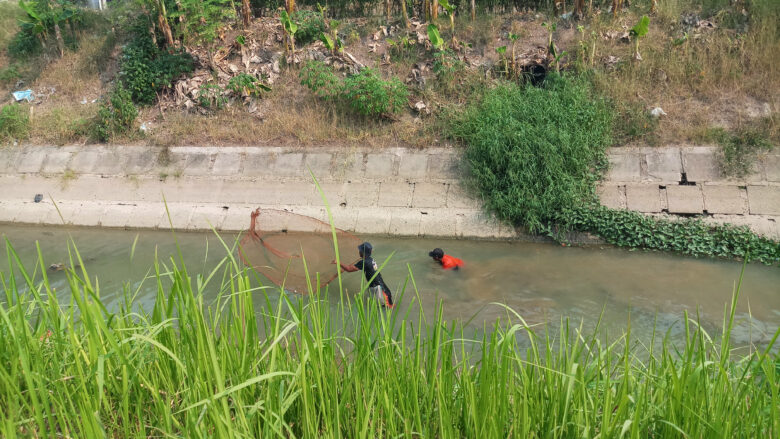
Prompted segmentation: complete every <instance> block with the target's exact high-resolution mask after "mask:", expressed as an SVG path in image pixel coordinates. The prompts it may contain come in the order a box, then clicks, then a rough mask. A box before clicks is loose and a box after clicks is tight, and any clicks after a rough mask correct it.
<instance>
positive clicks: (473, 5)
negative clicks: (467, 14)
mask: <svg viewBox="0 0 780 439" xmlns="http://www.w3.org/2000/svg"><path fill="white" fill-rule="evenodd" d="M476 19H477V4H476V1H475V0H471V21H474V20H476Z"/></svg>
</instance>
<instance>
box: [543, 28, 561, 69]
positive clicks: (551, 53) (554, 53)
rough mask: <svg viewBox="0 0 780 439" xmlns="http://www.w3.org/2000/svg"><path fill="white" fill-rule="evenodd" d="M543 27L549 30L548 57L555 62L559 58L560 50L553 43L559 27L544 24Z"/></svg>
mask: <svg viewBox="0 0 780 439" xmlns="http://www.w3.org/2000/svg"><path fill="white" fill-rule="evenodd" d="M542 26H543V27H545V28H547V56H548V57H549V58H552V59H553V60H554V59H555V58H556V57H557V56H558V49H557V48H556V47H555V43H554V42H553V34H554V33H555V30H556V29H557V28H558V26H557V25H556V24H555V23H546V22H545V23H542Z"/></svg>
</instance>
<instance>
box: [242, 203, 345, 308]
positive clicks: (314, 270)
mask: <svg viewBox="0 0 780 439" xmlns="http://www.w3.org/2000/svg"><path fill="white" fill-rule="evenodd" d="M336 237H337V241H338V248H339V255H340V257H341V262H342V263H350V262H351V261H350V259H351V258H353V256H354V258H355V259H357V246H358V245H359V244H360V240H359V239H358V238H357V237H356V236H354V235H352V234H351V233H349V232H345V231H343V230H339V229H336ZM239 255H240V256H241V260H242V261H243V262H244V264H246V265H247V266H250V267H252V268H253V269H255V270H256V271H257V272H258V273H261V274H262V275H263V276H265V277H267V278H268V279H269V280H270V281H271V282H273V283H275V284H276V285H279V286H283V287H284V288H285V289H286V290H288V291H293V292H296V293H301V294H306V293H308V292H309V291H310V288H311V289H312V290H313V289H316V288H317V287H320V288H322V287H324V286H325V285H327V284H328V283H329V282H331V281H333V280H334V279H336V277H337V274H338V272H337V266H336V265H334V264H332V263H331V261H333V260H334V259H336V253H335V251H334V248H333V239H332V234H331V229H330V225H329V224H328V223H326V222H323V221H320V220H318V219H315V218H311V217H308V216H305V215H299V214H296V213H292V212H286V211H282V210H275V209H257V210H255V211H254V212H252V215H251V221H250V225H249V230H248V231H247V232H246V233H245V234H244V236H243V237H242V238H241V242H240V247H239ZM307 272H308V279H307Z"/></svg>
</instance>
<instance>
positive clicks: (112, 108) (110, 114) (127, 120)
mask: <svg viewBox="0 0 780 439" xmlns="http://www.w3.org/2000/svg"><path fill="white" fill-rule="evenodd" d="M136 117H138V110H137V109H136V108H135V105H133V99H132V96H131V94H130V92H129V91H128V90H126V89H125V88H124V87H122V84H121V83H120V84H119V85H117V86H116V87H114V89H113V90H112V91H111V93H110V94H109V95H108V97H107V98H104V99H103V100H102V101H101V103H100V109H98V113H97V116H95V120H94V123H93V124H92V135H93V137H94V138H96V139H97V140H99V141H101V142H106V141H108V140H111V138H113V137H114V136H116V135H118V134H124V133H127V132H129V131H130V130H131V129H132V128H133V126H134V125H135V119H136Z"/></svg>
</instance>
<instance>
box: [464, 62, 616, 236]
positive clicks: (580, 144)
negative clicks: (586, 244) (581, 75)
mask: <svg viewBox="0 0 780 439" xmlns="http://www.w3.org/2000/svg"><path fill="white" fill-rule="evenodd" d="M612 119H613V116H612V113H611V111H610V110H609V108H608V107H607V105H606V103H605V102H604V101H603V100H599V99H592V98H591V96H590V94H589V92H588V88H587V85H586V83H585V82H583V81H579V80H572V79H567V78H564V77H560V76H557V75H550V76H548V78H547V80H546V81H545V83H544V87H543V88H536V87H532V86H520V85H516V84H512V83H505V84H502V85H500V86H498V87H496V88H494V89H492V90H490V91H488V92H486V94H485V96H484V97H483V99H482V101H481V102H478V103H475V104H472V105H471V106H470V107H468V108H467V109H466V111H465V112H464V113H463V114H461V115H459V116H456V117H453V118H451V120H450V123H449V134H450V136H451V137H453V138H455V139H457V140H459V141H461V142H463V143H465V144H466V145H467V147H466V152H465V159H466V161H467V164H468V166H469V169H470V173H471V182H472V183H473V186H474V187H475V188H476V189H477V191H478V192H479V194H480V195H481V197H482V199H483V200H484V203H485V205H486V207H487V208H489V209H490V210H492V211H494V212H495V213H496V214H497V215H498V217H499V218H500V219H502V220H506V221H509V222H511V223H514V224H517V225H522V226H525V227H527V228H528V230H529V231H530V232H532V233H538V232H544V231H546V230H547V228H548V225H549V223H550V222H551V221H554V220H555V218H556V215H557V214H558V212H560V211H561V210H562V209H564V208H570V207H572V206H580V205H582V204H583V203H587V202H589V201H591V200H593V199H594V197H595V191H594V187H595V183H596V181H597V180H598V179H599V177H600V173H601V171H602V170H603V169H604V168H605V167H606V165H607V159H606V154H605V150H606V148H607V146H609V145H610V144H611V143H612V139H611V135H610V133H611V131H612Z"/></svg>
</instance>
